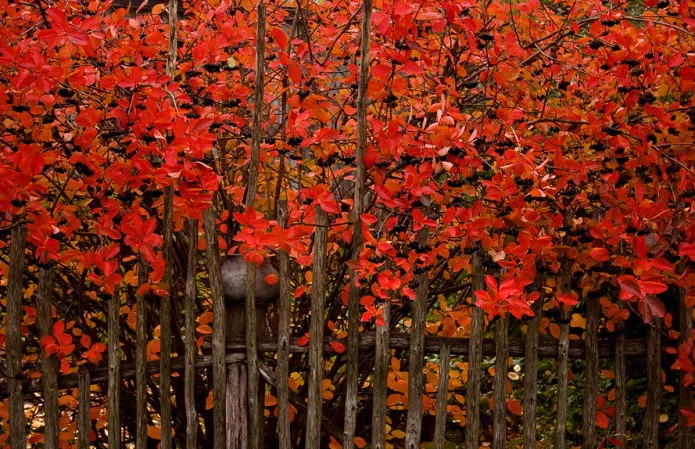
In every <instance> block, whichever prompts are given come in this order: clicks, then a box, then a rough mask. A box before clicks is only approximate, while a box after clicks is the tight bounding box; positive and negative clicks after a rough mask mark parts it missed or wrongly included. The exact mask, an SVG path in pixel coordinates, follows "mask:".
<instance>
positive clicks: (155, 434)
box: [147, 426, 162, 440]
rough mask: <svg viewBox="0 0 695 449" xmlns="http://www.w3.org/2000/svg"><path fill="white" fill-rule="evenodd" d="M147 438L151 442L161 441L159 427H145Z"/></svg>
mask: <svg viewBox="0 0 695 449" xmlns="http://www.w3.org/2000/svg"><path fill="white" fill-rule="evenodd" d="M147 436H148V437H150V438H152V439H153V440H161V439H162V428H161V427H159V426H147Z"/></svg>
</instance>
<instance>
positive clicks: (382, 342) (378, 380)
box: [372, 299, 391, 449]
mask: <svg viewBox="0 0 695 449" xmlns="http://www.w3.org/2000/svg"><path fill="white" fill-rule="evenodd" d="M390 315H391V302H390V299H387V300H386V303H385V304H384V308H383V309H382V317H383V319H384V325H383V326H380V325H378V324H377V327H376V350H375V356H374V362H375V363H374V380H373V382H372V384H373V386H372V388H373V395H372V396H373V397H372V404H373V405H372V448H374V449H384V448H385V446H386V433H385V431H386V394H387V393H388V391H387V389H386V380H387V376H388V372H389V358H390V355H391V350H390V349H389V329H390V327H391V319H390Z"/></svg>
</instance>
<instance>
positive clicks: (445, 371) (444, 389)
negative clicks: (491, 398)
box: [434, 343, 451, 449]
mask: <svg viewBox="0 0 695 449" xmlns="http://www.w3.org/2000/svg"><path fill="white" fill-rule="evenodd" d="M450 354H451V347H450V346H449V344H447V343H443V344H442V348H441V350H440V351H439V385H438V387H437V420H436V421H435V423H434V449H444V443H445V442H446V404H447V401H448V397H449V391H448V390H449V355H450Z"/></svg>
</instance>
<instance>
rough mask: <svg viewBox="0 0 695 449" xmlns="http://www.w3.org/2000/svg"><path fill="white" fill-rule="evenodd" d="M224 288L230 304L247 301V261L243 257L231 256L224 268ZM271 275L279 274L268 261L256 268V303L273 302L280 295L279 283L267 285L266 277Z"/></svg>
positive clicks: (225, 297) (225, 262) (226, 298)
mask: <svg viewBox="0 0 695 449" xmlns="http://www.w3.org/2000/svg"><path fill="white" fill-rule="evenodd" d="M220 270H221V271H222V286H223V287H224V299H225V300H226V301H229V302H244V301H245V300H246V261H245V260H244V258H243V257H242V256H239V255H234V256H229V257H228V258H227V260H225V261H224V263H223V264H222V267H221V268H220ZM269 274H274V275H276V276H277V274H278V272H277V270H276V269H275V268H273V266H272V265H271V264H270V262H268V261H267V260H266V261H264V262H263V264H262V265H261V266H259V267H257V268H256V302H257V303H259V304H262V303H267V302H273V301H275V300H276V299H277V297H278V295H279V294H280V291H279V290H280V287H279V285H278V283H277V282H276V283H275V284H272V285H270V284H267V283H266V282H265V277H266V276H267V275H269Z"/></svg>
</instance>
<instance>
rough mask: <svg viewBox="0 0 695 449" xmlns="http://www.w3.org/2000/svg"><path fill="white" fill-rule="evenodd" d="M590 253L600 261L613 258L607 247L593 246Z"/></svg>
mask: <svg viewBox="0 0 695 449" xmlns="http://www.w3.org/2000/svg"><path fill="white" fill-rule="evenodd" d="M589 255H590V256H591V258H592V259H594V260H596V261H598V262H605V261H607V260H609V259H610V258H611V257H610V253H609V252H608V250H607V249H606V248H593V249H592V250H591V251H589Z"/></svg>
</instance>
